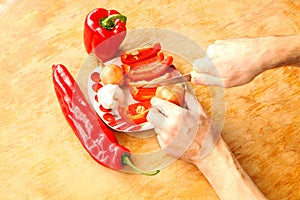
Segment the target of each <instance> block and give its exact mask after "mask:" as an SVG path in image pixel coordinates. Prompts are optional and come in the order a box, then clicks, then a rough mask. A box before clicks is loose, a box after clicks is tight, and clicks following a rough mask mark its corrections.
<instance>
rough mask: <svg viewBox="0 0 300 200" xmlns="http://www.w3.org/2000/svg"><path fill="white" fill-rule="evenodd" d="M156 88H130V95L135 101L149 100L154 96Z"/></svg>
mask: <svg viewBox="0 0 300 200" xmlns="http://www.w3.org/2000/svg"><path fill="white" fill-rule="evenodd" d="M155 93H156V88H136V87H133V88H132V92H131V96H132V98H133V99H134V100H136V101H150V99H151V98H152V97H154V96H155Z"/></svg>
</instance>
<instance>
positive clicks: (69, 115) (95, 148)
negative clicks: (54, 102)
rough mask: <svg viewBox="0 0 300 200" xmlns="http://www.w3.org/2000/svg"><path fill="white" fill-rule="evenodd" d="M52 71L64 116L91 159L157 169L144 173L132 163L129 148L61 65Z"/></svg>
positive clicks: (117, 166) (117, 167)
mask: <svg viewBox="0 0 300 200" xmlns="http://www.w3.org/2000/svg"><path fill="white" fill-rule="evenodd" d="M52 71H53V83H54V89H55V93H56V95H57V98H58V100H59V103H60V107H61V109H62V111H63V113H64V116H65V118H66V120H67V121H68V123H69V125H70V126H71V127H72V129H73V131H74V132H75V134H76V136H77V137H78V139H79V140H80V142H81V144H82V145H83V147H84V148H85V149H86V150H87V152H88V153H89V154H90V155H91V156H92V158H93V159H95V160H96V161H97V162H98V163H100V164H101V165H103V166H106V167H108V168H111V169H115V170H120V169H122V168H123V167H124V166H125V165H128V166H130V167H131V168H133V169H134V170H136V171H138V172H140V173H142V174H145V175H155V174H157V173H158V172H159V170H156V171H154V172H144V171H142V170H140V169H138V168H137V167H136V166H135V165H134V164H133V163H132V162H131V160H130V156H131V153H130V151H129V150H128V149H127V148H125V147H124V146H121V145H120V144H118V142H117V138H116V137H115V135H114V134H113V132H112V131H111V130H110V129H108V128H107V126H106V125H105V124H104V123H103V122H102V121H101V120H100V119H99V117H98V115H97V114H96V112H95V111H94V110H93V109H92V108H91V106H90V104H89V103H88V102H87V100H86V98H85V97H84V94H83V93H82V91H81V90H80V87H79V85H78V84H77V83H76V82H75V80H74V78H73V77H72V76H71V74H70V73H69V71H68V70H67V69H66V67H65V66H64V65H61V64H58V65H53V66H52Z"/></svg>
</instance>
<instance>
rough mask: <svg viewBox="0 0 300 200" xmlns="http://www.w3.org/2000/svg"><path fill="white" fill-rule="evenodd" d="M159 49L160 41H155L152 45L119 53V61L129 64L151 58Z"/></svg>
mask: <svg viewBox="0 0 300 200" xmlns="http://www.w3.org/2000/svg"><path fill="white" fill-rule="evenodd" d="M160 50H161V45H160V43H155V44H154V45H153V47H148V48H144V49H136V50H133V51H131V52H128V53H123V54H122V55H121V61H122V63H124V64H128V65H130V64H133V63H136V62H140V61H143V60H146V59H148V58H152V57H154V56H156V55H157V53H158V52H159V51H160Z"/></svg>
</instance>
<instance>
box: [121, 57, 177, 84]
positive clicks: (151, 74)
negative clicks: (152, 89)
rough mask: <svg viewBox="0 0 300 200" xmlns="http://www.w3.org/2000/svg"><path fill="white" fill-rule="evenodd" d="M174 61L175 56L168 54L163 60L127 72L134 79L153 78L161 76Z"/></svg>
mask: <svg viewBox="0 0 300 200" xmlns="http://www.w3.org/2000/svg"><path fill="white" fill-rule="evenodd" d="M172 62H173V57H172V56H168V57H166V58H165V59H164V60H163V61H161V62H157V63H152V64H149V65H144V66H141V67H136V68H134V69H130V71H129V72H128V73H127V76H128V77H129V78H130V80H132V81H140V80H151V79H153V78H157V77H159V76H161V75H162V74H163V73H164V72H166V70H167V69H168V67H169V66H171V64H172Z"/></svg>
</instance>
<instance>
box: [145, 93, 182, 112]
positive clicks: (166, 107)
mask: <svg viewBox="0 0 300 200" xmlns="http://www.w3.org/2000/svg"><path fill="white" fill-rule="evenodd" d="M150 102H151V105H152V106H153V107H155V108H156V109H158V110H159V111H160V112H161V113H162V114H163V115H165V116H171V115H172V113H173V112H174V110H177V109H178V108H180V107H179V106H177V105H175V104H173V103H171V102H169V101H166V100H162V99H160V98H157V97H153V98H152V99H151V101H150Z"/></svg>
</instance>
